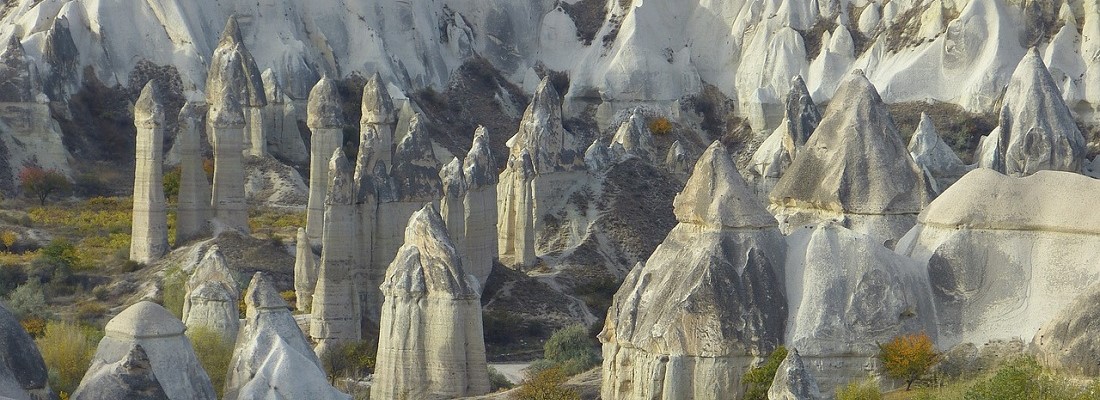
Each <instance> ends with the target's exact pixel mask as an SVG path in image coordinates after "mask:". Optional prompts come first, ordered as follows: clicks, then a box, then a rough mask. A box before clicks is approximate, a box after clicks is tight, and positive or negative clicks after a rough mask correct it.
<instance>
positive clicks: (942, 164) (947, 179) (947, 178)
mask: <svg viewBox="0 0 1100 400" xmlns="http://www.w3.org/2000/svg"><path fill="white" fill-rule="evenodd" d="M909 154H910V155H911V156H913V160H915V161H916V162H917V166H919V167H920V168H921V170H922V171H924V172H925V174H926V175H928V176H929V177H931V178H932V179H930V180H929V182H930V183H931V184H932V185H933V186H932V189H933V190H934V191H935V192H936V193H941V192H943V191H944V190H946V189H947V187H948V186H951V184H953V183H955V181H957V180H959V178H962V176H963V175H965V174H966V172H967V171H968V168H967V166H966V165H965V164H963V162H962V160H960V159H959V156H958V155H956V154H955V151H954V150H951V146H948V145H947V143H946V142H944V141H943V138H941V137H940V134H939V133H937V132H936V127H935V125H933V123H932V118H930V117H929V116H928V114H925V113H921V115H920V124H919V125H917V131H916V133H914V134H913V138H912V139H910V140H909Z"/></svg>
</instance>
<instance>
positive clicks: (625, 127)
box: [611, 108, 657, 163]
mask: <svg viewBox="0 0 1100 400" xmlns="http://www.w3.org/2000/svg"><path fill="white" fill-rule="evenodd" d="M616 145H618V146H620V147H616ZM654 147H656V146H655V145H654V144H653V133H652V132H650V131H649V127H648V126H647V125H646V117H645V115H642V109H641V108H635V109H634V112H633V113H631V114H630V118H628V119H627V120H626V121H624V122H623V124H622V125H621V126H620V127H619V130H618V131H617V132H615V136H614V138H612V139H611V148H612V149H615V148H621V149H622V151H624V152H625V153H624V154H615V155H614V156H615V158H618V159H622V158H624V157H626V156H627V155H628V154H629V155H633V156H635V157H638V158H641V159H643V160H645V161H647V162H651V163H652V162H655V161H656V159H657V157H656V154H654V152H655V150H654Z"/></svg>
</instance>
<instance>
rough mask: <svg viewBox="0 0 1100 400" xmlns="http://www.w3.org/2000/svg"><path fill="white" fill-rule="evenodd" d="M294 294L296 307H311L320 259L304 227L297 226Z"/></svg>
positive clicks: (300, 308) (303, 308)
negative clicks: (314, 252) (314, 251)
mask: <svg viewBox="0 0 1100 400" xmlns="http://www.w3.org/2000/svg"><path fill="white" fill-rule="evenodd" d="M294 247H295V249H294V250H295V252H294V295H295V298H296V299H297V300H296V301H297V304H296V306H297V308H298V309H299V310H302V311H309V310H311V309H312V307H313V289H314V288H316V287H317V274H318V272H319V271H318V269H319V267H320V264H321V260H320V259H319V258H318V257H317V255H316V254H313V248H312V247H310V245H309V237H308V236H306V229H305V228H298V234H297V235H296V236H295V242H294Z"/></svg>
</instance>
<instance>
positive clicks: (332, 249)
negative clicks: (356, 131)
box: [309, 149, 362, 356]
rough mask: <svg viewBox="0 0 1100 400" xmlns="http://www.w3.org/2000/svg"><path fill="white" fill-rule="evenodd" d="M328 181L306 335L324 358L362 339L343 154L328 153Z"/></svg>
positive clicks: (351, 196)
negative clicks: (349, 343)
mask: <svg viewBox="0 0 1100 400" xmlns="http://www.w3.org/2000/svg"><path fill="white" fill-rule="evenodd" d="M328 168H329V173H328V174H326V175H328V176H329V178H330V179H331V180H330V181H329V184H328V193H327V194H326V197H325V203H326V204H325V224H324V231H323V235H322V239H321V243H323V247H322V248H321V264H320V267H319V270H318V274H317V287H316V288H315V289H314V291H313V306H312V313H313V314H312V315H313V317H312V318H311V319H310V327H309V335H310V337H312V338H313V340H315V341H316V342H317V348H316V351H317V354H319V355H322V356H324V354H326V353H327V352H328V351H331V349H332V348H333V346H335V345H337V344H340V343H344V342H354V341H358V340H359V339H360V338H361V336H362V330H361V328H360V322H361V321H360V319H361V318H362V311H361V305H360V295H359V291H360V290H361V289H360V288H359V282H358V280H359V279H360V278H361V271H360V270H359V269H360V267H358V266H357V265H356V264H355V258H356V256H357V255H358V250H357V249H356V247H355V245H356V237H357V235H356V223H357V222H358V221H356V220H355V219H354V218H350V217H351V216H353V215H355V192H354V189H355V185H354V181H353V174H354V171H353V169H352V166H351V162H350V161H348V159H347V156H345V155H344V151H343V150H341V149H337V150H335V151H333V152H332V157H331V161H330V162H329V167H328Z"/></svg>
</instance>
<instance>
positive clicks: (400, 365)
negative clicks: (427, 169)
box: [371, 205, 489, 399]
mask: <svg viewBox="0 0 1100 400" xmlns="http://www.w3.org/2000/svg"><path fill="white" fill-rule="evenodd" d="M478 286H479V284H478V282H477V278H475V277H474V276H473V275H469V274H467V273H466V272H465V271H464V270H463V269H462V261H461V259H460V258H459V257H458V253H457V252H456V251H455V246H454V244H453V243H452V242H451V240H450V238H449V237H448V235H447V228H446V226H444V224H443V219H442V218H441V217H440V216H439V212H438V211H436V209H435V207H434V206H432V205H427V206H424V208H423V209H421V210H420V211H417V212H416V213H414V214H413V216H412V217H411V219H410V220H409V223H408V227H407V228H406V229H405V244H404V245H402V246H401V248H400V249H399V250H398V253H397V257H396V258H395V259H394V261H393V263H392V264H390V267H389V269H387V271H386V280H385V282H384V283H383V284H382V293H383V294H384V295H385V298H386V300H385V304H383V307H382V318H381V334H380V336H379V342H378V356H377V357H378V358H377V364H376V365H377V367H376V368H375V374H374V380H373V382H372V385H371V398H382V399H389V398H416V399H447V398H454V397H465V396H477V395H482V394H486V393H488V392H489V377H488V367H487V365H486V363H485V343H484V341H483V332H482V325H481V300H480V297H481V296H480V295H479V294H478V293H479V292H480V290H479V288H478Z"/></svg>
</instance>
